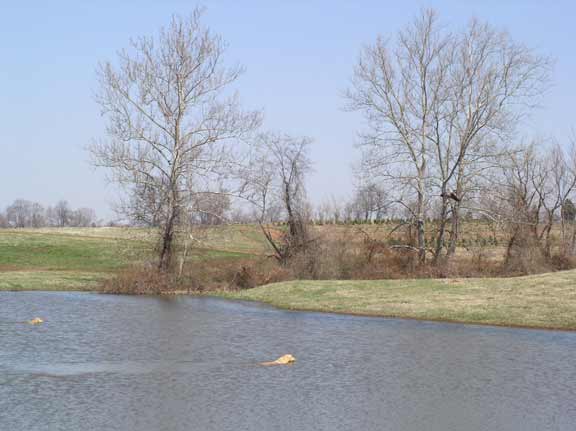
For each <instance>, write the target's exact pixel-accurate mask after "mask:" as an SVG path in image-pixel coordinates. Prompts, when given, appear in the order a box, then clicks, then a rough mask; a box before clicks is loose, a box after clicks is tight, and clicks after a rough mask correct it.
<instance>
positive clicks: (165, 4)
mask: <svg viewBox="0 0 576 431" xmlns="http://www.w3.org/2000/svg"><path fill="white" fill-rule="evenodd" d="M197 5H202V6H205V7H206V13H205V15H204V22H205V23H206V25H208V26H209V27H210V28H211V29H212V31H214V32H216V33H219V34H220V35H221V36H222V37H223V38H224V39H225V40H226V41H227V42H228V44H229V48H228V51H227V60H228V61H229V62H230V63H235V62H240V63H241V64H243V65H244V66H245V68H246V73H245V74H244V75H243V76H242V77H241V79H240V80H239V82H238V88H239V91H240V97H241V100H242V103H243V106H244V107H245V108H251V109H262V110H263V112H264V126H263V127H264V129H266V130H274V131H281V132H285V133H288V134H292V135H296V136H302V135H304V136H309V137H312V138H313V139H314V144H313V146H312V154H311V157H312V159H313V160H314V163H315V170H314V173H313V174H312V175H311V176H310V178H309V181H308V188H309V195H310V198H311V199H312V200H313V201H314V202H321V201H322V200H325V199H329V198H331V197H335V198H336V199H347V198H348V197H349V196H350V195H351V194H352V191H353V186H354V180H353V175H352V169H351V166H352V164H353V163H354V162H355V161H356V160H358V157H359V153H358V150H357V149H356V148H355V144H356V143H357V142H358V132H360V131H361V130H362V128H363V120H362V118H361V116H360V115H359V114H357V113H350V112H346V111H345V110H344V109H343V108H344V106H345V103H346V101H345V99H344V98H343V96H342V94H343V92H344V91H345V90H346V89H347V88H348V87H349V85H350V78H351V76H352V71H353V67H354V65H355V63H356V61H357V58H358V54H359V51H360V49H361V48H362V47H363V46H364V45H366V44H370V43H373V42H374V41H375V39H376V37H377V36H378V35H382V36H384V37H393V36H394V35H395V34H396V32H397V31H398V30H399V29H401V28H402V27H404V26H405V25H406V24H408V23H409V22H410V21H411V20H412V19H413V18H414V17H415V15H417V14H418V12H419V11H420V10H421V9H422V8H428V7H432V8H434V9H436V10H437V11H438V12H439V16H440V19H441V21H442V22H443V23H445V24H446V25H447V26H449V27H451V28H454V29H458V28H461V27H463V26H464V25H466V23H467V22H468V20H469V19H470V18H471V17H477V18H479V19H481V20H483V21H488V22H489V23H491V24H492V25H494V26H496V27H497V28H500V29H502V30H507V31H509V32H510V34H511V35H512V37H513V38H514V39H515V40H516V41H518V42H522V43H524V44H526V45H527V46H529V47H531V48H533V49H535V50H536V51H537V52H539V53H541V54H543V55H547V56H551V57H552V58H554V59H555V61H556V64H555V68H554V73H553V86H552V88H551V89H550V91H549V92H548V93H547V95H546V96H545V98H544V99H543V101H542V106H541V108H539V109H538V110H537V111H536V112H534V113H533V114H532V115H531V117H530V118H528V119H526V120H525V122H524V123H523V124H522V126H521V132H522V134H525V135H526V136H530V135H534V134H537V135H539V136H547V137H552V136H553V137H555V138H556V139H557V140H558V141H559V142H561V143H566V142H567V141H568V138H569V135H570V131H571V129H572V128H574V127H576V117H575V115H574V113H575V110H576V108H575V107H574V105H575V104H574V100H575V99H576V79H575V77H576V55H575V54H576V53H575V45H574V43H575V41H576V25H574V17H576V2H572V1H554V0H549V1H546V2H544V1H541V0H534V1H531V0H526V1H520V0H500V1H496V0H483V1H479V0H478V1H465V0H437V1H433V0H429V1H417V0H414V1H413V0H403V1H397V0H396V1H392V0H390V1H384V0H380V1H375V0H374V1H372V0H371V1H337V0H331V1H312V0H308V1H303V0H302V1H270V0H268V1H249V0H243V1H234V0H213V1H208V0H206V1H204V2H203V3H196V2H194V1H184V0H182V1H178V0H163V1H160V0H155V1H154V0H125V1H122V0H99V1H82V0H71V1H60V0H51V1H45V0H38V1H26V0H0V208H4V207H5V206H6V205H8V204H9V203H11V202H12V201H13V200H14V199H28V200H33V201H37V202H40V203H42V204H44V205H48V204H53V203H55V202H56V201H58V200H61V199H66V200H68V201H69V202H70V204H71V206H73V207H91V208H94V209H96V211H97V214H98V215H99V217H101V218H103V219H109V218H111V217H112V216H113V214H112V211H111V209H110V204H111V203H112V202H113V201H114V199H115V191H114V187H113V186H111V185H109V184H107V182H106V180H105V172H104V171H98V170H95V169H94V168H92V167H91V166H90V164H89V158H88V153H87V152H86V149H85V148H86V146H87V145H89V144H90V142H91V141H92V140H94V139H100V138H104V137H105V134H104V125H105V120H104V118H102V117H101V116H100V112H99V108H98V106H97V105H96V103H95V102H94V96H93V95H94V92H95V90H96V73H95V68H96V66H97V64H98V62H99V61H106V60H112V61H114V59H115V55H116V52H117V51H118V50H119V49H122V48H124V47H127V46H128V41H129V39H130V38H131V37H135V36H141V35H152V34H154V33H155V32H156V31H157V30H158V29H159V28H160V27H161V26H163V25H166V24H167V23H168V22H169V20H170V16H171V15H172V14H175V13H176V14H181V15H187V14H189V13H190V12H191V11H192V10H193V9H194V8H195V6H197Z"/></svg>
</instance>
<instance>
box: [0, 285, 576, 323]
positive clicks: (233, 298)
mask: <svg viewBox="0 0 576 431" xmlns="http://www.w3.org/2000/svg"><path fill="white" fill-rule="evenodd" d="M0 292H48V293H89V294H103V295H115V294H108V293H102V292H100V291H98V290H92V289H90V290H88V289H61V290H54V289H41V288H39V289H26V290H23V289H20V290H0ZM240 292H246V291H240ZM237 293H238V291H236V292H235V291H215V292H206V293H194V292H188V291H176V292H166V293H161V294H157V295H128V294H120V295H121V296H122V295H126V296H152V297H170V296H174V297H177V296H179V297H196V298H211V299H218V300H222V301H229V302H236V303H244V304H249V303H253V304H257V305H261V306H266V307H270V308H272V309H276V310H278V311H289V312H295V313H319V314H332V315H336V316H348V317H363V318H375V319H390V320H407V321H416V322H424V323H425V322H430V323H441V324H449V325H467V326H479V327H492V328H503V329H505V328H508V329H527V330H536V331H554V332H576V325H574V326H552V325H549V326H542V325H530V324H521V323H512V322H510V323H505V322H481V321H474V320H469V319H468V320H466V319H450V318H433V317H418V316H409V315H402V314H385V313H376V312H363V311H354V310H348V311H345V310H331V309H327V308H320V307H317V308H314V307H291V306H288V305H281V304H276V303H274V302H272V301H264V300H258V299H250V298H246V297H244V296H238V295H237Z"/></svg>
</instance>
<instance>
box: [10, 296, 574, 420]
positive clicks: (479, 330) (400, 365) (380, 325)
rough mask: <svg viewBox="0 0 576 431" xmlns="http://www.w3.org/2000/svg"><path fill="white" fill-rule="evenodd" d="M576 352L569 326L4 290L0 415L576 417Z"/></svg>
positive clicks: (78, 417)
mask: <svg viewBox="0 0 576 431" xmlns="http://www.w3.org/2000/svg"><path fill="white" fill-rule="evenodd" d="M36 316H39V317H42V318H43V319H45V323H44V324H42V325H39V326H32V325H27V324H24V323H19V322H22V321H24V320H27V319H31V318H33V317H36ZM285 353H291V354H293V355H294V356H296V358H297V362H296V363H295V364H294V365H291V366H278V367H262V366H259V365H258V363H259V362H261V361H268V360H273V359H275V358H277V357H278V356H281V355H283V354H285ZM575 358H576V333H570V332H556V331H538V330H524V329H507V328H490V327H480V326H468V325H457V324H441V323H431V322H419V321H409V320H396V319H381V318H361V317H351V316H339V315H330V314H319V313H298V312H288V311H279V310H275V309H272V308H269V307H266V306H260V305H257V304H248V303H239V302H229V301H225V300H219V299H211V298H194V297H178V298H168V299H165V298H155V297H130V296H109V295H98V294H87V293H54V292H52V293H51V292H0V429H1V430H10V431H20V430H22V431H24V430H25V431H33V430H123V431H126V430H128V431H132V430H133V431H146V430H150V431H152V430H154V431H158V430H170V431H172V430H234V431H240V430H259V431H266V430H290V431H295V430H297V431H307V430H402V431H406V430H428V431H436V430H438V431H449V430H458V431H461V430H500V431H502V430H518V431H520V430H521V431H528V430H535V431H536V430H537V431H542V430H574V429H576V401H575V400H576V366H575V362H574V361H575Z"/></svg>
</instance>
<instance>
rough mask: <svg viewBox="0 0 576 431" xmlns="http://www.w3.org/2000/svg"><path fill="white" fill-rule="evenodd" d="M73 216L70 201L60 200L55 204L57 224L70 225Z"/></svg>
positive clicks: (61, 225) (60, 225)
mask: <svg viewBox="0 0 576 431" xmlns="http://www.w3.org/2000/svg"><path fill="white" fill-rule="evenodd" d="M71 216H72V210H71V209H70V205H69V204H68V201H64V200H62V201H59V202H58V203H57V204H56V205H55V206H54V217H55V222H56V226H58V227H65V226H69V225H70V217H71Z"/></svg>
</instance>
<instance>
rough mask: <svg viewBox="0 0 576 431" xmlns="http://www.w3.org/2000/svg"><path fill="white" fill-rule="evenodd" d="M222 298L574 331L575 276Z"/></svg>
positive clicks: (367, 284)
mask: <svg viewBox="0 0 576 431" xmlns="http://www.w3.org/2000/svg"><path fill="white" fill-rule="evenodd" d="M220 296H222V297H225V298H230V299H239V300H251V301H260V302H264V303H267V304H271V305H274V306H276V307H279V308H285V309H293V310H307V311H325V312H336V313H350V314H359V315H369V316H386V317H401V318H412V319H424V320H441V321H452V322H466V323H476V324H490V325H506V326H523V327H538V328H556V329H572V330H576V270H573V271H564V272H557V273H549V274H540V275H534V276H526V277H516V278H506V279H455V280H448V279H447V280H433V279H428V280H379V281H293V282H285V283H277V284H271V285H268V286H261V287H257V288H255V289H250V290H246V291H239V292H223V293H221V294H220Z"/></svg>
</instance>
